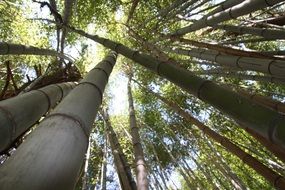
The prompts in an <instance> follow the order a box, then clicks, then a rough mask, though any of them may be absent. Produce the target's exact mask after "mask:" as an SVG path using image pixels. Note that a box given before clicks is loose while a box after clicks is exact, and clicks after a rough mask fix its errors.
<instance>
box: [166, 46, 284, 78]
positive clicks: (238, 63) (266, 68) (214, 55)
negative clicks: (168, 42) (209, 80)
mask: <svg viewBox="0 0 285 190" xmlns="http://www.w3.org/2000/svg"><path fill="white" fill-rule="evenodd" d="M165 49H166V50H167V51H170V52H173V53H177V54H180V55H186V56H191V57H192V56H193V57H196V58H199V59H204V60H208V61H214V62H216V63H218V64H220V65H222V66H225V67H231V68H237V69H242V70H251V71H257V72H262V73H265V74H269V75H275V76H276V77H280V78H284V77H285V66H284V65H285V61H282V60H275V59H261V58H253V57H244V56H234V55H225V54H221V53H220V52H213V51H209V50H205V49H191V50H186V49H182V48H177V49H170V48H165Z"/></svg>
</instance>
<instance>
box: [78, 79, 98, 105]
mask: <svg viewBox="0 0 285 190" xmlns="http://www.w3.org/2000/svg"><path fill="white" fill-rule="evenodd" d="M81 84H89V85H91V86H93V87H94V88H95V89H97V90H98V91H99V94H100V98H101V102H102V100H103V93H102V91H101V89H100V88H99V87H98V86H97V85H96V84H94V83H92V82H88V81H86V82H80V83H79V84H78V86H79V85H81Z"/></svg>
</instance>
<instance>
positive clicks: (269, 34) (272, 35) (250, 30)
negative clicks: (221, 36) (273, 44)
mask: <svg viewBox="0 0 285 190" xmlns="http://www.w3.org/2000/svg"><path fill="white" fill-rule="evenodd" d="M212 27H213V28H215V29H221V30H226V31H229V32H235V33H238V34H251V35H255V36H261V37H263V38H265V39H285V31H284V30H277V29H270V28H256V27H247V26H233V25H228V24H221V25H214V26H212Z"/></svg>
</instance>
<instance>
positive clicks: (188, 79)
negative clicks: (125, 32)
mask: <svg viewBox="0 0 285 190" xmlns="http://www.w3.org/2000/svg"><path fill="white" fill-rule="evenodd" d="M68 28H69V29H71V30H72V31H74V32H76V33H78V34H80V35H82V36H85V37H87V38H90V39H92V40H94V41H96V42H98V43H100V44H102V45H104V46H105V47H107V48H110V49H112V50H116V51H117V52H118V53H121V54H122V55H124V56H126V57H127V58H130V59H132V60H133V61H135V62H137V63H139V64H140V65H142V66H144V67H146V68H148V69H149V70H151V71H153V72H155V73H157V74H159V75H161V76H162V77H165V78H166V79H168V80H169V81H171V82H173V83H174V84H176V85H178V86H180V87H181V88H183V89H185V90H186V91H187V92H188V93H190V94H193V95H195V96H196V97H198V98H199V99H201V100H203V101H205V102H207V103H209V104H211V105H212V106H214V107H216V108H218V109H219V110H221V111H222V112H224V113H226V114H227V115H229V116H230V117H232V118H233V119H234V120H236V121H238V122H240V123H242V124H243V126H245V127H248V128H251V129H252V130H254V131H255V132H257V133H259V134H260V135H261V136H263V137H265V138H267V139H268V140H270V141H271V142H273V143H275V144H277V145H279V146H282V147H283V148H285V130H284V126H285V118H284V117H283V116H282V115H281V114H277V113H276V112H275V111H272V110H270V109H268V108H265V107H263V106H259V105H257V104H255V103H253V102H252V101H251V100H249V99H247V98H244V97H242V96H240V95H239V94H237V93H235V92H233V91H230V90H228V89H225V88H223V87H221V86H218V85H217V84H215V83H213V82H211V81H208V80H205V79H202V78H200V77H197V76H195V75H193V73H191V72H189V71H187V70H185V69H183V68H178V67H177V66H175V65H173V64H171V63H169V62H160V61H158V60H156V59H155V58H153V57H152V56H149V55H146V54H143V53H140V52H138V51H134V50H131V49H130V48H128V47H126V46H124V45H122V44H119V43H116V42H113V41H111V40H108V39H105V38H101V37H99V36H97V35H90V34H87V33H85V32H84V31H82V30H77V29H75V28H73V27H68ZM284 73H285V72H284ZM190 84H191V85H190Z"/></svg>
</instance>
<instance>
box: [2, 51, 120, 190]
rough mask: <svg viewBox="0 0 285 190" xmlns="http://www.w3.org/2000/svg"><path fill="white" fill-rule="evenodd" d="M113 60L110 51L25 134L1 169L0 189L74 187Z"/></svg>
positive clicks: (31, 189) (33, 189) (114, 56)
mask: <svg viewBox="0 0 285 190" xmlns="http://www.w3.org/2000/svg"><path fill="white" fill-rule="evenodd" d="M115 61H116V53H114V52H113V53H110V54H109V56H108V57H106V58H105V59H104V60H103V61H101V62H100V63H99V64H98V65H97V66H96V67H95V68H94V69H93V70H91V71H90V72H89V73H88V74H87V75H86V77H85V78H84V79H83V80H81V81H80V83H79V84H78V85H77V87H76V88H75V89H74V90H73V91H72V93H70V94H69V95H68V96H67V97H66V98H64V100H63V101H62V102H61V103H60V104H59V105H58V106H57V107H56V109H55V110H54V111H53V112H51V113H50V114H49V115H48V116H47V117H46V118H45V119H44V120H43V121H42V122H41V123H40V124H39V126H38V128H37V129H36V130H34V131H33V133H32V134H31V135H29V136H28V138H27V139H26V141H25V142H24V143H23V144H22V145H21V146H20V147H19V149H18V150H17V152H16V153H15V154H13V155H12V156H11V158H10V159H9V160H7V162H6V163H5V164H4V165H3V166H2V167H1V168H0V176H1V177H0V186H1V187H2V188H4V189H19V190H21V189H23V190H24V189H30V190H36V189H43V190H45V189H58V190H60V189H73V188H74V186H75V183H76V179H77V177H78V175H79V171H80V168H81V165H82V164H83V161H84V154H85V152H86V150H87V146H88V137H89V133H90V131H91V127H92V123H93V121H94V118H95V116H96V114H97V111H98V108H99V106H100V104H101V101H102V98H103V92H104V88H105V86H106V84H107V80H108V77H109V75H110V73H111V71H112V69H113V66H114V64H115ZM82 94H84V95H85V96H84V98H82V96H81V95H82ZM55 166H56V167H55ZM51 168H53V169H52V170H51Z"/></svg>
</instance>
